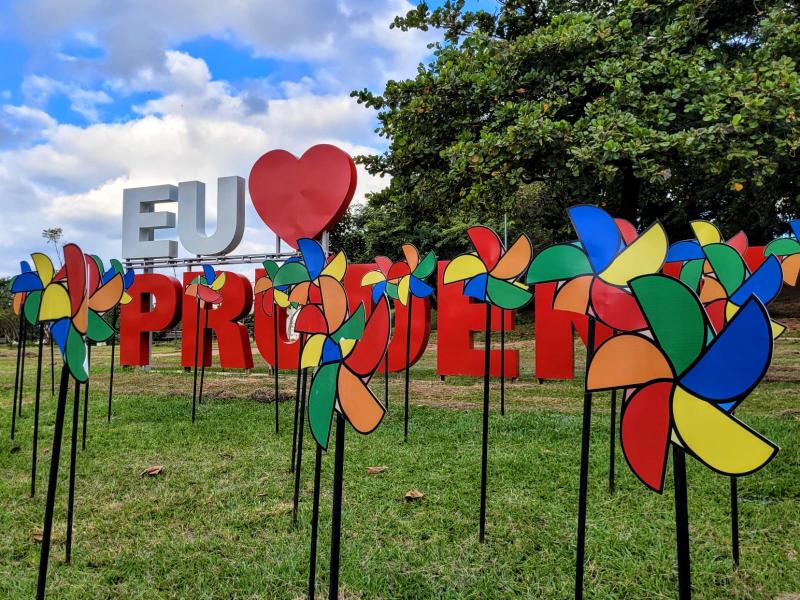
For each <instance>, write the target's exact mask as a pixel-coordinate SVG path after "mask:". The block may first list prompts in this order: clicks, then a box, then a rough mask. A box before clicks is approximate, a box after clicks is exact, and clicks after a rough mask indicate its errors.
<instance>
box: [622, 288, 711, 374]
mask: <svg viewBox="0 0 800 600" xmlns="http://www.w3.org/2000/svg"><path fill="white" fill-rule="evenodd" d="M629 285H630V287H631V291H633V294H634V296H636V300H637V301H638V302H639V305H640V306H641V307H642V312H643V313H644V316H645V318H646V319H647V322H648V324H649V325H650V330H651V331H652V332H653V336H654V337H655V339H656V342H657V343H658V345H659V346H660V347H661V349H662V350H663V351H664V354H665V355H666V356H667V358H668V359H669V361H670V363H671V364H672V367H673V369H674V370H675V374H676V375H678V376H680V375H681V373H683V372H684V371H685V370H686V369H687V368H688V367H689V366H690V365H691V364H692V363H693V362H694V361H695V360H696V359H697V357H698V356H700V354H701V353H702V352H703V349H704V348H705V346H706V326H707V322H706V318H705V310H704V309H703V305H702V304H700V299H699V298H698V297H697V295H696V294H695V293H694V292H693V291H692V290H691V289H690V288H689V287H688V286H687V285H686V284H685V283H683V282H682V281H679V280H677V279H674V278H672V277H669V276H668V275H661V274H655V275H643V276H642V277H637V278H635V279H633V280H631V281H630V284H629Z"/></svg>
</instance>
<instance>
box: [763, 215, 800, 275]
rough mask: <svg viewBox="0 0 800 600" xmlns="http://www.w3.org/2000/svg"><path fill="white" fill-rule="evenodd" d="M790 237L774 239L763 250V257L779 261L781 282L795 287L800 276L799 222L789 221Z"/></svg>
mask: <svg viewBox="0 0 800 600" xmlns="http://www.w3.org/2000/svg"><path fill="white" fill-rule="evenodd" d="M789 227H790V228H791V230H792V235H789V236H782V237H779V238H775V239H774V240H772V241H771V242H770V243H769V244H767V247H766V248H764V256H775V257H777V258H778V260H780V261H781V271H782V272H783V281H784V282H785V283H786V285H791V286H793V287H794V286H795V285H797V278H798V275H800V242H799V241H798V239H800V221H790V222H789Z"/></svg>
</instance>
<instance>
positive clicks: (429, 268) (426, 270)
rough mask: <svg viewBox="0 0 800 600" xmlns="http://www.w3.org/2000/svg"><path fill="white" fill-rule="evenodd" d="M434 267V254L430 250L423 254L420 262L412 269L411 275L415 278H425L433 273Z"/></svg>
mask: <svg viewBox="0 0 800 600" xmlns="http://www.w3.org/2000/svg"><path fill="white" fill-rule="evenodd" d="M435 268H436V255H435V254H434V253H433V251H432V250H431V251H430V252H428V253H427V254H426V255H425V258H423V259H422V260H421V261H420V263H419V264H418V265H417V268H416V269H414V272H413V273H412V275H413V276H414V277H416V278H417V279H422V280H424V279H426V278H427V277H429V276H430V274H431V273H433V270H434V269H435Z"/></svg>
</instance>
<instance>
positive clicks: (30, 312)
mask: <svg viewBox="0 0 800 600" xmlns="http://www.w3.org/2000/svg"><path fill="white" fill-rule="evenodd" d="M41 304H42V290H36V291H35V292H29V293H28V295H27V296H25V304H23V311H24V313H25V319H27V321H28V323H30V324H31V325H36V324H37V323H38V322H39V307H40V306H41Z"/></svg>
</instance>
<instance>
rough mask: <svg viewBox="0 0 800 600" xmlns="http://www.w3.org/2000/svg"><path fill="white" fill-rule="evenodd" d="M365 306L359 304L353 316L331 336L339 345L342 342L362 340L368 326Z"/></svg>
mask: <svg viewBox="0 0 800 600" xmlns="http://www.w3.org/2000/svg"><path fill="white" fill-rule="evenodd" d="M366 321H367V319H366V313H365V312H364V305H363V304H359V305H358V308H357V309H356V311H355V312H354V313H353V314H352V316H351V317H350V318H349V319H347V321H345V322H344V323H342V326H341V327H339V329H337V330H336V331H335V332H333V333H332V334H331V339H332V340H333V341H334V342H336V343H337V344H338V343H339V342H341V341H342V340H360V339H361V336H362V335H363V334H364V326H365V325H366Z"/></svg>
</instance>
